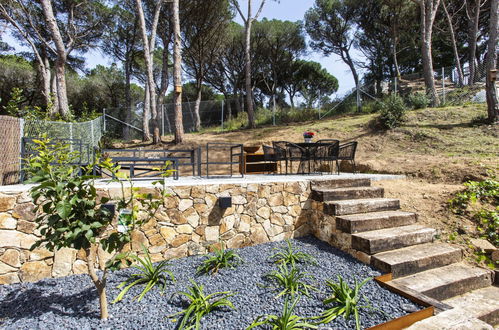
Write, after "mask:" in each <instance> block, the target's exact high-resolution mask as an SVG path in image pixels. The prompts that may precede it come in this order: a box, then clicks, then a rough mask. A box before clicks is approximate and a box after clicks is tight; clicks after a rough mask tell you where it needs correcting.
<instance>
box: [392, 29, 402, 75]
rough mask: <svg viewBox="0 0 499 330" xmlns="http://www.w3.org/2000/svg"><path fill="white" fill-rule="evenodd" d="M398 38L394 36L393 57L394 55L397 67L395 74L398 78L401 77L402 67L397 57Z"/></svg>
mask: <svg viewBox="0 0 499 330" xmlns="http://www.w3.org/2000/svg"><path fill="white" fill-rule="evenodd" d="M397 39H398V38H397V37H393V41H392V42H393V45H392V57H393V66H394V67H395V74H396V75H397V78H399V79H400V67H399V61H398V57H397V43H398V40H397Z"/></svg>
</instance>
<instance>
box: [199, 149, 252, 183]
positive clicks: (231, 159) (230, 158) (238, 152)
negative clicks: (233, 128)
mask: <svg viewBox="0 0 499 330" xmlns="http://www.w3.org/2000/svg"><path fill="white" fill-rule="evenodd" d="M217 149H218V150H223V151H225V152H226V153H225V156H226V161H223V159H220V158H217V159H216V160H212V159H210V151H214V150H217ZM243 157H244V151H243V145H242V144H234V143H224V142H209V143H207V144H206V163H205V164H206V177H207V178H208V179H210V178H213V177H223V176H224V175H215V176H214V175H210V165H217V166H218V167H221V166H220V165H222V166H229V168H230V174H229V177H233V174H234V168H233V167H234V166H235V165H237V166H238V171H239V174H240V175H241V177H244V171H243Z"/></svg>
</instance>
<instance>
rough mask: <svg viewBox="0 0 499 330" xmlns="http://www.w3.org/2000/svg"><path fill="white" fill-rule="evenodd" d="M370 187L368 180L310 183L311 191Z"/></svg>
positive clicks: (332, 180) (354, 179)
mask: <svg viewBox="0 0 499 330" xmlns="http://www.w3.org/2000/svg"><path fill="white" fill-rule="evenodd" d="M370 185H371V179H368V178H353V179H352V178H350V179H324V180H314V181H312V182H311V186H312V189H321V188H329V189H333V188H347V187H369V186H370Z"/></svg>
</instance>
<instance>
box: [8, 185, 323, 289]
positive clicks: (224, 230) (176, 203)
mask: <svg viewBox="0 0 499 330" xmlns="http://www.w3.org/2000/svg"><path fill="white" fill-rule="evenodd" d="M140 189H141V191H140V192H148V191H150V190H151V188H140ZM168 189H169V193H171V197H169V198H168V199H167V203H166V208H162V209H160V210H159V211H158V213H157V214H156V217H155V219H153V220H152V221H150V222H149V223H147V224H145V225H144V226H143V227H142V228H140V230H137V231H136V232H134V233H132V243H131V244H130V245H129V246H127V247H126V249H130V250H134V251H139V250H140V249H141V245H142V244H143V245H144V246H146V247H147V248H148V249H149V252H150V254H151V257H152V259H153V260H154V261H159V260H163V259H172V258H180V257H185V256H188V255H195V254H204V253H206V252H208V251H209V248H210V246H211V245H213V244H215V243H217V242H218V241H219V239H221V240H223V241H224V242H226V244H227V246H228V247H229V248H239V247H243V246H248V245H254V244H260V243H265V242H269V241H279V240H283V239H286V238H290V237H300V236H304V235H307V234H310V233H312V232H313V231H315V230H314V228H317V224H318V223H319V221H318V216H320V213H321V212H320V207H321V204H322V203H317V202H314V201H312V200H311V199H310V198H309V197H310V183H309V182H306V181H300V182H280V183H279V182H278V183H259V184H257V183H247V184H246V183H245V184H228V185H227V184H210V185H198V186H179V187H172V188H168ZM99 190H100V194H104V195H108V196H109V197H110V198H111V199H112V198H113V197H114V198H116V197H117V196H118V195H117V194H118V193H119V189H116V188H106V187H103V188H101V189H99ZM220 196H232V207H231V208H228V209H220V208H219V207H218V197H220ZM33 208H34V205H33V203H32V201H31V198H30V197H29V195H28V193H27V192H22V193H12V194H7V193H1V194H0V284H6V283H15V282H20V281H22V282H28V281H37V280H40V279H42V278H46V277H51V276H52V277H59V276H66V275H71V274H80V273H86V272H87V268H86V261H85V260H86V259H85V254H84V253H83V251H76V250H73V249H68V248H64V249H60V250H58V251H56V252H55V254H54V253H52V252H50V251H47V250H45V249H36V250H34V251H29V248H30V247H31V245H32V244H33V243H34V242H36V240H37V239H38V237H39V233H37V230H36V224H35V223H34V222H33V219H34V214H33ZM98 256H99V261H98V262H99V264H100V266H101V267H102V266H103V265H104V264H105V262H106V260H108V259H109V257H110V256H109V255H108V254H107V253H106V252H104V251H103V250H99V251H98Z"/></svg>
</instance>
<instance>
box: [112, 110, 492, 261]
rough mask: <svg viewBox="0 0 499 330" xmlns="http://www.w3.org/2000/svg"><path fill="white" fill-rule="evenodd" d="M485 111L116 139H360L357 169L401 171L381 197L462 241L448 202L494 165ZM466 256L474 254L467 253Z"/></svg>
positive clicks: (469, 228)
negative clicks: (377, 125) (386, 124)
mask: <svg viewBox="0 0 499 330" xmlns="http://www.w3.org/2000/svg"><path fill="white" fill-rule="evenodd" d="M485 115H486V108H485V106H483V105H472V106H462V107H449V108H442V109H426V110H418V111H411V112H409V113H408V115H407V117H406V121H405V123H404V124H403V125H402V126H401V127H399V128H396V129H393V130H391V131H388V132H380V131H376V130H374V129H373V128H372V127H373V122H374V120H375V115H357V116H343V117H336V118H333V119H327V120H321V121H310V122H305V123H297V124H289V125H286V126H275V127H274V126H267V127H262V128H258V129H253V130H249V129H243V130H237V131H232V132H223V133H222V132H216V131H214V130H212V131H205V132H202V133H196V134H187V135H186V142H185V143H184V144H183V145H181V146H173V145H171V144H170V143H167V142H166V143H164V144H163V145H161V146H151V145H142V144H141V143H132V144H122V143H120V144H117V145H115V146H116V147H131V146H133V147H137V146H142V147H144V148H153V149H163V148H176V149H182V148H192V147H198V146H204V145H205V144H206V143H207V142H230V143H243V144H245V145H262V144H269V145H270V144H271V143H272V141H273V140H287V141H302V140H303V137H302V134H303V132H304V131H307V130H312V131H314V132H316V134H317V137H316V139H315V140H317V139H327V138H335V139H339V140H341V141H342V142H346V141H358V142H359V148H358V151H357V155H356V161H357V164H358V169H359V170H360V172H370V173H394V174H405V175H407V177H408V179H407V180H398V181H385V182H376V183H375V185H378V186H382V187H384V188H385V192H386V196H387V197H395V198H398V199H400V200H401V203H402V208H403V209H404V210H407V211H413V212H416V213H418V214H419V221H420V222H421V223H423V224H425V225H427V226H430V227H433V228H436V229H438V230H439V236H438V237H439V239H440V240H442V241H448V242H452V243H457V244H460V245H461V246H463V247H465V248H467V247H468V245H469V243H468V238H470V237H476V236H477V233H476V226H475V224H474V223H472V222H471V221H470V220H467V219H465V218H463V217H458V216H456V215H454V214H452V213H451V212H450V211H449V210H448V208H447V202H448V200H449V199H450V198H452V196H453V194H455V193H456V192H457V191H459V190H461V189H463V186H462V183H463V182H465V181H467V180H479V179H483V178H485V177H486V176H487V175H488V172H489V174H490V173H491V172H492V173H495V174H497V172H498V169H499V161H498V160H499V128H498V126H497V125H485V124H482V123H481V122H482V121H483V120H482V118H483V117H484V116H485ZM219 156H220V157H221V154H220V155H215V156H214V157H219ZM344 165H346V164H344ZM344 169H345V170H347V169H348V168H347V166H345V167H344ZM468 252H470V250H469V249H468ZM468 255H469V258H470V259H473V255H472V254H470V253H468Z"/></svg>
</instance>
